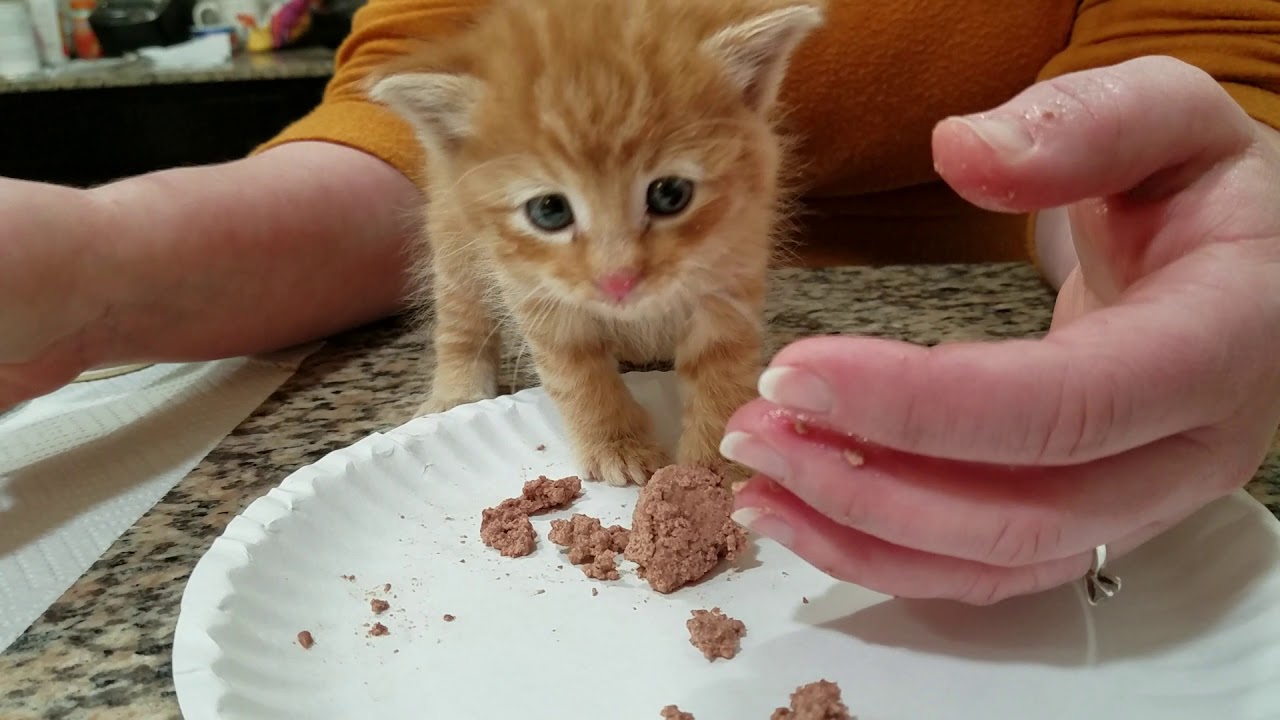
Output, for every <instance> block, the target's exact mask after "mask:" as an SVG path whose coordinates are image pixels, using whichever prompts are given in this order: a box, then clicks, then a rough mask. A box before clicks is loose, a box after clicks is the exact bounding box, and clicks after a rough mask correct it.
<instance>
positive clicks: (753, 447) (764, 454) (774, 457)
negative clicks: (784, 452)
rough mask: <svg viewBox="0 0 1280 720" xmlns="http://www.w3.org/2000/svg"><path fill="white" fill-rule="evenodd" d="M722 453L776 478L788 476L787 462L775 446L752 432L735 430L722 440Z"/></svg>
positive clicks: (780, 478) (734, 460)
mask: <svg viewBox="0 0 1280 720" xmlns="http://www.w3.org/2000/svg"><path fill="white" fill-rule="evenodd" d="M720 454H721V455H723V456H724V457H725V458H726V459H728V460H732V461H733V462H736V463H741V464H743V465H746V466H747V467H749V468H751V469H753V470H755V471H756V472H758V473H762V474H764V475H768V476H769V477H771V478H774V479H775V480H783V479H786V477H787V462H786V461H785V460H783V459H782V456H781V455H779V454H778V453H777V452H775V451H774V449H773V448H771V447H769V446H768V445H766V444H764V442H762V441H761V440H760V439H759V438H757V437H756V436H754V435H751V434H750V433H744V432H740V431H736V430H735V431H734V432H731V433H729V434H727V435H725V436H724V439H723V440H721V441H720Z"/></svg>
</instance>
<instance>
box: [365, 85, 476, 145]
mask: <svg viewBox="0 0 1280 720" xmlns="http://www.w3.org/2000/svg"><path fill="white" fill-rule="evenodd" d="M368 93H369V97H370V98H372V99H373V100H374V101H375V102H379V103H382V104H383V105H386V106H387V107H389V108H391V110H392V111H393V112H395V113H396V114H397V115H399V116H400V117H402V118H404V120H405V121H406V122H408V123H409V124H410V125H412V126H413V129H414V130H415V131H416V132H417V133H418V135H419V137H421V138H422V140H423V141H424V142H426V143H427V144H428V145H431V146H434V147H437V148H439V149H443V150H449V149H452V148H454V147H456V146H457V145H458V143H460V142H462V140H463V139H464V138H465V137H466V136H467V134H468V133H469V132H470V129H471V110H472V108H473V107H474V106H475V104H476V100H477V99H478V98H479V97H480V81H479V80H477V79H476V78H474V77H472V76H470V75H457V74H452V73H424V72H410V73H398V74H394V75H387V76H385V77H382V78H377V79H374V80H373V82H371V83H370V85H369V90H368Z"/></svg>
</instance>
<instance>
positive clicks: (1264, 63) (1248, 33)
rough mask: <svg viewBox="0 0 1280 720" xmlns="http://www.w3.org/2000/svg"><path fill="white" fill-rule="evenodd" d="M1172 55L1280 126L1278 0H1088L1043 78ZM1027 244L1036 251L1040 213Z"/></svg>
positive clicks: (1259, 117) (1261, 118)
mask: <svg viewBox="0 0 1280 720" xmlns="http://www.w3.org/2000/svg"><path fill="white" fill-rule="evenodd" d="M1145 55H1167V56H1170V57H1174V58H1177V59H1179V60H1182V61H1183V62H1186V63H1188V64H1191V65H1194V66H1196V67H1198V68H1200V69H1201V70H1204V71H1205V72H1207V73H1209V74H1210V75H1212V76H1213V77H1214V78H1215V79H1216V80H1217V81H1218V82H1219V83H1220V84H1221V85H1222V87H1223V89H1224V90H1226V91H1227V93H1228V94H1230V95H1231V97H1232V98H1234V99H1235V101H1236V102H1237V103H1239V105H1240V106H1241V107H1242V108H1243V109H1244V110H1245V112H1247V113H1249V115H1250V116H1251V117H1252V118H1253V119H1254V120H1257V121H1258V122H1261V123H1263V124H1265V125H1269V126H1271V127H1273V128H1277V129H1280V2H1276V1H1275V0H1083V1H1082V2H1081V3H1080V7H1079V9H1078V10H1077V12H1076V20H1075V24H1074V25H1073V27H1072V31H1071V39H1070V42H1069V43H1068V44H1067V47H1066V48H1064V49H1063V50H1062V51H1061V52H1059V53H1058V54H1057V55H1055V56H1054V57H1053V58H1052V59H1051V60H1050V61H1049V62H1048V63H1047V64H1046V65H1045V67H1044V68H1043V69H1042V70H1041V72H1040V74H1039V77H1038V78H1037V79H1038V80H1045V79H1049V78H1053V77H1058V76H1061V75H1065V74H1067V73H1071V72H1076V71H1079V70H1089V69H1092V68H1098V67H1106V66H1108V65H1115V64H1117V63H1121V62H1124V61H1126V60H1132V59H1134V58H1138V57H1142V56H1145ZM1028 227H1029V232H1028V248H1029V249H1030V251H1031V257H1033V258H1034V257H1036V254H1035V215H1032V216H1031V223H1030V224H1029V226H1028Z"/></svg>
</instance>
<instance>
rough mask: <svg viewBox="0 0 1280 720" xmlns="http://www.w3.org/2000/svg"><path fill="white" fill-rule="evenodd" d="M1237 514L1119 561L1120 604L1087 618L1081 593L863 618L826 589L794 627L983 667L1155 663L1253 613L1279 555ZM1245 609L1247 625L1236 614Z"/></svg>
mask: <svg viewBox="0 0 1280 720" xmlns="http://www.w3.org/2000/svg"><path fill="white" fill-rule="evenodd" d="M1221 502H1222V501H1220V503H1221ZM1247 512H1248V508H1246V507H1245V506H1243V505H1241V504H1238V503H1237V504H1235V505H1230V504H1227V505H1221V504H1219V505H1218V506H1217V507H1216V509H1215V508H1214V507H1212V506H1211V507H1210V508H1206V509H1205V510H1204V511H1201V513H1200V514H1199V515H1197V516H1193V517H1192V518H1191V519H1190V520H1189V521H1187V522H1186V523H1184V524H1183V525H1181V526H1179V527H1177V528H1175V529H1174V530H1172V531H1169V532H1168V533H1166V534H1165V535H1164V536H1162V537H1159V538H1156V539H1155V540H1153V541H1152V542H1151V543H1149V544H1148V545H1147V546H1145V547H1143V548H1141V549H1139V550H1138V551H1136V552H1135V553H1133V554H1132V555H1130V556H1128V557H1126V558H1123V559H1122V560H1121V561H1119V562H1117V563H1116V564H1115V565H1114V566H1113V569H1114V571H1115V573H1116V574H1118V575H1119V576H1120V577H1121V579H1122V580H1123V581H1124V582H1125V584H1124V586H1123V588H1122V590H1121V593H1120V594H1118V595H1117V596H1116V597H1115V598H1113V599H1112V600H1111V601H1110V602H1108V603H1106V604H1103V605H1099V606H1097V607H1090V606H1089V605H1088V604H1087V603H1086V602H1085V598H1084V592H1083V589H1082V588H1081V586H1080V585H1079V583H1072V584H1070V585H1067V586H1063V587H1059V588H1057V589H1055V590H1051V591H1048V592H1044V593H1041V594H1039V595H1034V596H1024V597H1016V598H1011V599H1008V600H1004V601H1002V602H999V603H996V604H995V605H991V606H985V607H979V606H972V605H966V604H963V603H957V602H949V601H941V600H907V599H889V600H886V601H884V602H881V603H878V604H875V605H872V606H870V607H866V603H867V591H866V590H865V589H862V588H859V587H857V586H852V585H834V586H832V587H831V588H830V589H829V590H828V591H827V592H826V593H825V594H823V595H822V596H819V597H811V598H809V603H808V604H805V605H800V606H798V609H797V611H796V614H795V617H796V619H797V620H799V621H800V622H803V623H805V624H808V625H812V626H814V627H818V628H822V629H825V630H829V631H833V632H838V633H843V634H846V635H851V636H854V637H856V638H858V639H859V640H862V641H863V642H867V643H870V644H873V645H880V646H885V647H894V648H904V649H909V650H913V651H917V652H923V653H929V654H935V655H947V656H954V657H965V658H970V659H976V660H981V661H984V662H992V663H1032V664H1043V665H1050V666H1060V667H1071V666H1079V665H1086V664H1089V665H1102V664H1106V663H1109V662H1117V661H1125V660H1131V659H1134V658H1139V657H1142V656H1146V655H1157V654H1160V653H1162V652H1167V651H1170V650H1175V649H1176V648H1177V646H1178V645H1182V644H1186V643H1188V642H1191V641H1194V640H1196V639H1197V638H1199V637H1201V636H1203V635H1205V634H1208V633H1212V632H1214V631H1216V630H1218V629H1220V628H1221V627H1222V625H1223V624H1224V623H1241V622H1244V621H1246V620H1248V619H1251V617H1257V615H1256V613H1257V612H1261V611H1260V610H1257V609H1256V608H1257V607H1258V605H1259V602H1260V601H1259V595H1260V594H1264V593H1265V592H1267V591H1266V590H1263V589H1262V587H1261V584H1262V583H1266V582H1272V583H1274V580H1273V579H1272V578H1273V574H1274V572H1275V568H1276V567H1277V565H1278V564H1280V545H1278V544H1277V543H1275V542H1271V543H1270V544H1266V543H1260V542H1258V540H1259V534H1258V533H1250V532H1247V531H1240V530H1238V529H1239V528H1241V527H1242V526H1246V527H1247V523H1249V522H1251V520H1250V519H1249V518H1246V517H1245V515H1246V513H1247ZM1252 522H1257V521H1256V520H1252ZM1271 592H1274V591H1271ZM1246 603H1248V604H1247V605H1246ZM1247 607H1253V608H1255V611H1254V615H1253V616H1248V615H1247V614H1242V613H1243V612H1244V610H1243V609H1244V608H1247ZM851 608H857V609H856V610H853V611H852V612H851V611H850V609H851ZM1242 618H1243V619H1242ZM1236 632H1237V633H1239V632H1248V630H1247V628H1245V629H1237V630H1236Z"/></svg>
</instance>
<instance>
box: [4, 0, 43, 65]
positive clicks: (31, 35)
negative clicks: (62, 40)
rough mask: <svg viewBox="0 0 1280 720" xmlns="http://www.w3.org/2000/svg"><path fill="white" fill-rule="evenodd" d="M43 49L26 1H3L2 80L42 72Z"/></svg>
mask: <svg viewBox="0 0 1280 720" xmlns="http://www.w3.org/2000/svg"><path fill="white" fill-rule="evenodd" d="M40 68H41V64H40V49H39V48H38V47H37V46H36V33H35V29H34V28H33V27H32V25H31V14H30V13H29V12H28V10H27V4H26V2H25V1H24V0H0V77H7V78H13V77H22V76H24V75H34V74H36V73H38V72H40Z"/></svg>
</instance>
